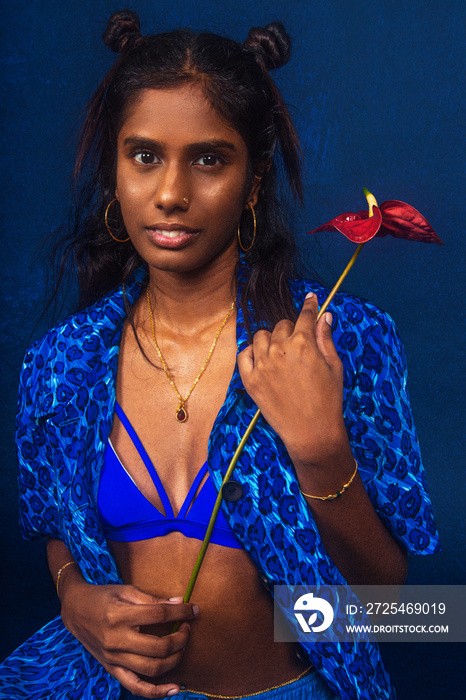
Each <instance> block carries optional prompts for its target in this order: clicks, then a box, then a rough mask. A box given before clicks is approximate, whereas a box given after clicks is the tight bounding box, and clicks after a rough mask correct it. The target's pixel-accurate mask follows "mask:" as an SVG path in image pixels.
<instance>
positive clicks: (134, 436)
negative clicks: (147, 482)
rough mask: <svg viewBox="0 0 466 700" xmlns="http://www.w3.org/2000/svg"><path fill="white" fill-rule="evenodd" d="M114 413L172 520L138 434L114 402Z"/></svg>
mask: <svg viewBox="0 0 466 700" xmlns="http://www.w3.org/2000/svg"><path fill="white" fill-rule="evenodd" d="M115 413H116V414H117V416H118V418H119V419H120V421H121V423H122V425H123V427H124V428H125V430H126V432H127V433H128V435H129V436H130V438H131V440H132V441H133V444H134V446H135V448H136V449H137V451H138V453H139V456H140V457H141V459H142V461H143V462H144V466H145V467H146V469H147V471H148V472H149V474H150V476H151V479H152V481H153V482H154V485H155V488H156V489H157V491H158V494H159V496H160V500H161V501H162V504H163V507H164V509H165V514H166V517H167V518H174V517H175V514H174V512H173V508H172V506H171V503H170V500H169V498H168V496H167V493H166V491H165V489H164V487H163V484H162V481H161V480H160V477H159V475H158V474H157V471H156V469H155V467H154V465H153V464H152V461H151V459H150V457H149V455H148V454H147V452H146V450H145V448H144V445H143V444H142V442H141V440H140V439H139V437H138V434H137V433H136V431H135V429H134V428H133V426H132V425H131V423H130V421H129V418H128V416H127V415H126V413H125V412H124V411H123V409H122V407H121V406H120V404H119V403H118V401H115Z"/></svg>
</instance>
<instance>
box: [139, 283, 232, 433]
mask: <svg viewBox="0 0 466 700" xmlns="http://www.w3.org/2000/svg"><path fill="white" fill-rule="evenodd" d="M146 296H147V308H148V309H149V318H150V327H151V329H152V338H153V339H154V345H155V349H156V350H157V355H158V356H159V359H160V362H161V363H162V367H163V371H164V372H165V376H166V377H167V379H168V381H169V382H170V384H171V385H172V387H173V390H174V391H175V394H176V395H177V397H178V400H179V404H178V406H177V408H176V411H175V416H176V420H177V421H178V422H179V423H184V422H185V421H187V420H188V412H187V410H186V401H187V400H188V399H189V397H190V396H191V394H192V392H193V389H194V387H195V386H196V384H197V383H198V381H199V379H200V378H201V377H202V375H203V374H204V371H205V369H206V367H207V365H208V364H209V360H210V358H211V357H212V353H213V351H214V350H215V346H216V345H217V340H218V339H219V337H220V333H221V332H222V331H223V329H224V328H225V326H226V324H227V322H228V319H229V318H230V316H231V314H232V313H233V309H234V308H235V303H236V302H235V301H234V300H233V301H232V302H231V306H230V308H229V309H228V313H227V315H226V316H225V318H224V319H223V321H222V325H221V326H220V328H219V329H218V331H217V335H216V336H215V338H214V341H213V343H212V345H211V346H210V350H209V354H208V355H207V359H206V361H205V362H204V364H203V365H202V367H201V370H200V372H199V374H198V375H197V377H196V379H195V380H194V382H193V384H192V386H191V388H190V390H189V391H188V393H187V394H186V396H185V397H184V398H183V397H182V396H181V394H180V392H179V391H178V388H177V386H176V384H175V382H174V381H173V377H172V375H171V372H170V370H169V369H168V367H167V363H166V362H165V360H164V359H163V355H162V353H161V351H160V348H159V346H158V344H157V339H156V337H155V325H154V317H153V315H152V306H151V303H150V296H149V287H147V289H146Z"/></svg>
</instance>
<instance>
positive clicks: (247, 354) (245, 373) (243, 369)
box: [237, 345, 254, 384]
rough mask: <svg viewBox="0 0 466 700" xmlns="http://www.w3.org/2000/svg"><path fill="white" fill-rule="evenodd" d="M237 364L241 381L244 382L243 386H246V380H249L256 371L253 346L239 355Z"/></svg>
mask: <svg viewBox="0 0 466 700" xmlns="http://www.w3.org/2000/svg"><path fill="white" fill-rule="evenodd" d="M237 362H238V370H239V373H240V375H241V379H242V380H243V384H245V380H247V378H248V377H249V375H250V374H251V373H252V371H253V369H254V351H253V349H252V345H248V347H247V348H245V349H244V350H242V351H241V352H240V353H239V355H238V357H237Z"/></svg>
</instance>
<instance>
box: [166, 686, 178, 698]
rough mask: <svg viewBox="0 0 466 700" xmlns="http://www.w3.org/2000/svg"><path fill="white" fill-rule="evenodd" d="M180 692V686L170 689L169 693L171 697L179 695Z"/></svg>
mask: <svg viewBox="0 0 466 700" xmlns="http://www.w3.org/2000/svg"><path fill="white" fill-rule="evenodd" d="M179 692H180V691H179V690H178V688H172V689H171V690H169V691H168V693H167V695H170V697H171V696H172V695H178V693H179Z"/></svg>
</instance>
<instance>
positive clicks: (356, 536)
mask: <svg viewBox="0 0 466 700" xmlns="http://www.w3.org/2000/svg"><path fill="white" fill-rule="evenodd" d="M354 467H355V463H354V459H353V456H352V454H351V451H350V450H349V449H348V450H344V451H343V452H341V453H340V455H338V456H335V458H334V459H333V460H332V464H331V465H327V468H322V466H321V467H320V469H317V468H312V467H311V468H310V467H309V465H305V464H302V463H297V464H296V463H295V468H296V472H297V475H298V479H299V484H300V488H301V490H302V491H303V492H304V493H307V494H311V495H317V496H327V495H328V494H335V493H337V492H338V491H339V490H340V489H341V487H342V486H343V484H345V483H347V482H348V481H349V479H350V477H351V475H352V474H353V472H354ZM306 501H307V503H308V506H309V508H310V510H311V511H312V514H313V517H314V520H315V522H316V525H317V528H318V530H319V533H320V536H321V538H322V542H323V544H324V546H325V548H326V550H327V552H328V553H329V555H330V556H331V558H332V559H333V561H334V562H335V564H336V566H337V567H338V569H339V570H340V571H341V573H342V574H343V576H344V577H345V579H346V580H347V581H348V583H349V584H360V585H362V584H393V585H397V584H402V583H403V582H404V581H405V579H406V575H407V557H406V552H405V550H404V549H403V547H401V546H400V545H399V544H398V543H397V542H396V541H395V540H394V539H393V537H392V536H391V534H390V533H389V532H388V530H387V529H386V528H385V526H384V525H383V523H382V521H381V520H380V518H379V517H378V515H377V513H376V512H375V510H374V507H373V505H372V503H371V501H370V499H369V496H368V495H367V492H366V490H365V488H364V484H363V482H362V479H361V477H360V475H359V472H357V473H356V475H355V477H354V479H353V481H352V482H351V484H350V486H349V487H348V489H347V490H346V491H345V492H344V493H343V494H342V495H341V496H339V497H337V498H335V499H334V500H328V501H321V500H318V499H314V498H308V497H306Z"/></svg>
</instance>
